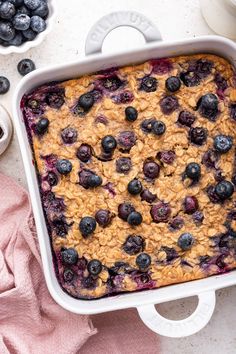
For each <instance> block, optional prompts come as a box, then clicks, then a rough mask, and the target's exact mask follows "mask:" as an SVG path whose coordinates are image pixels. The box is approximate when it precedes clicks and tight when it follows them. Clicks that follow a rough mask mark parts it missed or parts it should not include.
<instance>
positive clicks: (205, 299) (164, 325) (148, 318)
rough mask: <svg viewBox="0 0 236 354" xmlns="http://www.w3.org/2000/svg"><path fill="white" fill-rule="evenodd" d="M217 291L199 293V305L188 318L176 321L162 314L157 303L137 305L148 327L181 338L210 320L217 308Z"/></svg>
mask: <svg viewBox="0 0 236 354" xmlns="http://www.w3.org/2000/svg"><path fill="white" fill-rule="evenodd" d="M215 302H216V298H215V292H214V291H207V292H202V293H201V294H199V295H198V306H197V308H196V310H195V311H194V312H193V313H192V315H190V316H189V317H188V318H185V319H184V320H179V321H174V320H169V319H167V318H165V317H163V316H161V315H160V314H159V313H158V312H157V310H156V308H155V305H144V306H139V307H137V310H138V313H139V316H140V317H141V319H142V321H143V322H144V323H145V325H146V326H147V327H149V328H150V329H151V330H152V331H153V332H155V333H157V334H160V335H162V336H167V337H172V338H180V337H187V336H190V335H192V334H194V333H197V332H198V331H200V330H201V329H202V328H203V327H205V326H206V325H207V323H208V322H209V321H210V319H211V316H212V314H213V312H214V308H215Z"/></svg>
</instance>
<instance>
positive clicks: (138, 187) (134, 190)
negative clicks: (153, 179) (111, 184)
mask: <svg viewBox="0 0 236 354" xmlns="http://www.w3.org/2000/svg"><path fill="white" fill-rule="evenodd" d="M142 188H143V187H142V183H141V182H140V181H139V180H138V179H137V178H134V179H132V181H130V182H129V183H128V192H129V193H130V194H132V195H137V194H140V193H141V192H142Z"/></svg>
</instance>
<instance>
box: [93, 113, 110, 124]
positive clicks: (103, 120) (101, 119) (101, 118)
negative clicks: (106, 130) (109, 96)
mask: <svg viewBox="0 0 236 354" xmlns="http://www.w3.org/2000/svg"><path fill="white" fill-rule="evenodd" d="M95 123H97V124H98V123H101V124H104V125H107V124H108V120H107V118H106V117H105V116H104V115H102V114H99V115H98V116H97V117H96V118H95Z"/></svg>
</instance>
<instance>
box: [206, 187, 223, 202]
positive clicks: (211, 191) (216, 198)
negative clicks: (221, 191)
mask: <svg viewBox="0 0 236 354" xmlns="http://www.w3.org/2000/svg"><path fill="white" fill-rule="evenodd" d="M206 192H207V195H208V198H209V199H210V201H211V202H212V203H220V202H221V198H220V197H219V196H218V195H217V194H216V190H215V187H214V186H209V187H207V189H206Z"/></svg>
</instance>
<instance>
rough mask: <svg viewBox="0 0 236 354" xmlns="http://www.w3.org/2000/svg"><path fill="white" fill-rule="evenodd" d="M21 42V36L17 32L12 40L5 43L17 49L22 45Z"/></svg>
mask: <svg viewBox="0 0 236 354" xmlns="http://www.w3.org/2000/svg"><path fill="white" fill-rule="evenodd" d="M22 42H23V36H22V34H21V32H18V33H16V35H15V37H14V38H13V39H12V40H10V41H8V42H7V43H8V44H9V45H14V46H16V47H19V46H20V45H21V44H22Z"/></svg>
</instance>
